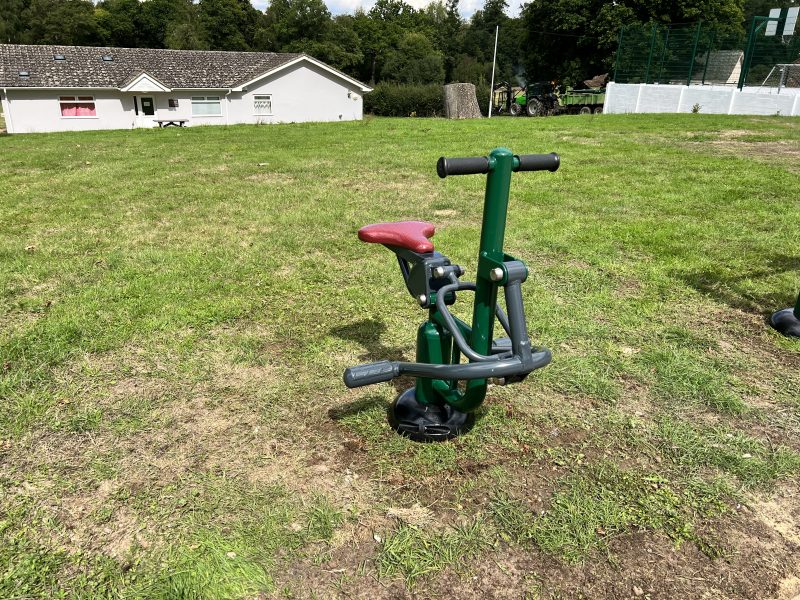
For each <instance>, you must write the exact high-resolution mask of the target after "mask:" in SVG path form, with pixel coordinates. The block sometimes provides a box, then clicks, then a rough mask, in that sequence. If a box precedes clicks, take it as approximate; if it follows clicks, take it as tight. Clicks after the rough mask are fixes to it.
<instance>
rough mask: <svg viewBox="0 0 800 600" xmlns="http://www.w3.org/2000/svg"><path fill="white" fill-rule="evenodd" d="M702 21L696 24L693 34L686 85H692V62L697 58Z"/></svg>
mask: <svg viewBox="0 0 800 600" xmlns="http://www.w3.org/2000/svg"><path fill="white" fill-rule="evenodd" d="M702 23H703V22H702V21H698V22H697V31H695V33H694V47H693V48H692V58H691V59H690V60H689V76H688V77H687V79H686V85H687V86H690V85H692V73H694V60H695V57H696V56H697V44H698V43H700V26H701V25H702Z"/></svg>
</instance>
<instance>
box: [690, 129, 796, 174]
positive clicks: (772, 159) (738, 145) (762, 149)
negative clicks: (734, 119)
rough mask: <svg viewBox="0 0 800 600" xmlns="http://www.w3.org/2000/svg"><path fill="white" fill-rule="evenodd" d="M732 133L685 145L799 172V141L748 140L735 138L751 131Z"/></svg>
mask: <svg viewBox="0 0 800 600" xmlns="http://www.w3.org/2000/svg"><path fill="white" fill-rule="evenodd" d="M732 133H734V132H722V133H720V138H721V139H719V140H712V141H703V142H690V143H688V144H687V145H686V147H687V148H689V149H691V150H695V151H699V152H705V153H714V154H718V153H721V154H728V155H731V156H737V157H740V158H749V159H755V160H758V161H760V162H764V161H767V160H768V161H769V164H770V165H772V166H776V165H779V166H781V167H783V168H785V169H786V170H787V171H789V172H791V173H800V166H799V165H798V162H797V159H798V158H800V142H798V141H795V140H774V141H758V142H755V141H753V142H748V141H743V140H740V139H737V138H740V137H742V136H744V135H748V134H749V133H751V132H741V134H740V135H732Z"/></svg>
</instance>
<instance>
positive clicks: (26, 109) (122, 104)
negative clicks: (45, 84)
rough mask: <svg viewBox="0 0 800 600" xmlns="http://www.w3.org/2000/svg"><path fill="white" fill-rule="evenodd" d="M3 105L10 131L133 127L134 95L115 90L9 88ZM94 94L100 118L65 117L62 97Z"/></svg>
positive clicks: (27, 131) (35, 131)
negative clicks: (60, 102) (60, 100)
mask: <svg viewBox="0 0 800 600" xmlns="http://www.w3.org/2000/svg"><path fill="white" fill-rule="evenodd" d="M7 92H8V101H7V102H6V106H5V107H4V108H5V110H4V113H5V116H6V121H7V122H12V123H13V125H12V127H13V130H12V129H9V130H8V132H9V133H38V132H45V131H87V130H91V129H130V128H131V127H132V126H133V96H132V95H129V94H123V93H122V92H118V91H115V90H25V89H9V90H7ZM70 95H71V96H94V98H95V109H96V112H97V117H71V118H68V117H62V116H61V105H60V104H59V101H58V98H59V96H70Z"/></svg>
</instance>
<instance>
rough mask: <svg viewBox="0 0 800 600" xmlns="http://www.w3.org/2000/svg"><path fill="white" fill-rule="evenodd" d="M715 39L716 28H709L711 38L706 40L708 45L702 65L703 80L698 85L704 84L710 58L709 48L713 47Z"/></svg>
mask: <svg viewBox="0 0 800 600" xmlns="http://www.w3.org/2000/svg"><path fill="white" fill-rule="evenodd" d="M716 41H717V30H716V29H712V30H711V40H710V41H709V42H708V47H707V48H706V64H705V66H704V67H703V81H702V83H701V84H700V85H705V84H706V74H707V73H708V62H709V61H710V60H711V49H712V48H713V47H714V42H716Z"/></svg>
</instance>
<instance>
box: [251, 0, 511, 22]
mask: <svg viewBox="0 0 800 600" xmlns="http://www.w3.org/2000/svg"><path fill="white" fill-rule="evenodd" d="M251 2H252V3H253V6H255V7H256V8H257V9H258V10H262V11H263V10H264V9H265V8H266V7H267V4H268V3H269V0H251ZM405 2H407V3H408V4H410V5H411V6H413V7H414V8H424V7H425V6H427V5H428V4H430V2H431V0H405ZM325 4H326V5H327V6H328V10H329V11H331V13H332V14H334V15H343V14H353V12H354V11H355V10H356V9H357V8H358V7H362V8H363V9H364V10H366V11H368V10H369V9H370V8H372V5H373V4H375V0H325ZM520 4H522V0H509V1H508V15H509V16H511V17H516V16H519V7H520ZM482 6H483V0H461V1H460V2H459V3H458V8H459V11H460V12H461V16H462V17H464V18H465V19H469V18H470V17H471V16H472V14H473V13H474V12H475V11H476V10H478V9H480V8H481V7H482Z"/></svg>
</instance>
